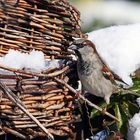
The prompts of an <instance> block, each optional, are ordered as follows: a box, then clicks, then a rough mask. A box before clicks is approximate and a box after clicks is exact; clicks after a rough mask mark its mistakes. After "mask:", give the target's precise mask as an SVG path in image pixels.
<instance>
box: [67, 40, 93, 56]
mask: <svg viewBox="0 0 140 140" xmlns="http://www.w3.org/2000/svg"><path fill="white" fill-rule="evenodd" d="M69 49H72V50H74V51H75V53H76V55H77V56H79V55H80V56H81V55H89V56H90V55H93V53H95V52H96V49H95V45H94V44H93V43H92V42H91V41H90V40H87V39H84V38H82V39H78V40H75V41H74V42H73V43H72V45H71V46H70V47H69Z"/></svg>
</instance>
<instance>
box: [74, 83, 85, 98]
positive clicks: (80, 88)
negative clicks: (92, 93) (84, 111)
mask: <svg viewBox="0 0 140 140" xmlns="http://www.w3.org/2000/svg"><path fill="white" fill-rule="evenodd" d="M82 93H83V87H82V83H81V81H78V88H77V90H76V94H75V96H76V97H77V98H78V97H79V96H80V94H82Z"/></svg>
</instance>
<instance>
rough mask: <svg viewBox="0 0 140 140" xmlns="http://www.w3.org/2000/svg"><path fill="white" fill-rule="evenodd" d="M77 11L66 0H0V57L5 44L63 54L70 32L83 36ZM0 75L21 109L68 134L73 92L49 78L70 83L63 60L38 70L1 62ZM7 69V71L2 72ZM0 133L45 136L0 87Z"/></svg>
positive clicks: (52, 130)
mask: <svg viewBox="0 0 140 140" xmlns="http://www.w3.org/2000/svg"><path fill="white" fill-rule="evenodd" d="M79 17H80V15H79V12H78V11H77V10H76V9H75V8H74V7H73V6H71V5H70V4H69V3H68V2H67V1H65V0H20V1H17V3H16V1H14V0H5V1H2V2H1V4H0V56H4V55H5V54H6V53H7V52H8V50H9V49H15V50H19V51H21V52H26V53H28V52H29V51H31V50H32V49H35V50H40V51H43V52H44V54H45V58H50V59H55V58H61V59H64V60H66V59H68V58H69V52H68V51H67V47H68V46H69V44H70V42H71V41H72V40H73V39H72V37H80V36H82V34H81V31H80V24H79ZM0 70H2V71H3V70H6V72H2V73H0V80H1V82H3V83H4V84H5V86H6V87H7V88H8V89H9V90H10V91H11V92H13V93H14V94H15V95H16V96H17V97H18V98H19V99H20V100H21V101H22V103H23V104H24V105H25V108H26V109H27V110H28V111H29V112H30V113H31V114H32V115H33V116H34V117H36V119H38V120H39V122H40V123H41V124H42V125H43V126H44V127H45V128H46V129H47V130H48V131H49V132H50V133H51V134H55V135H59V136H65V135H71V127H73V126H72V120H73V114H72V112H73V110H74V103H73V101H74V97H73V95H72V94H71V93H70V91H69V90H68V89H67V88H66V87H65V86H63V85H61V84H60V83H58V82H57V81H55V80H54V77H57V78H59V79H61V80H64V81H65V82H67V83H68V82H69V78H68V77H67V73H68V72H70V67H69V66H67V65H66V64H65V63H64V64H63V65H62V66H61V67H59V68H54V69H47V70H45V71H42V72H41V73H32V72H30V71H27V70H17V69H12V68H8V67H6V66H2V65H0ZM7 71H8V73H7ZM0 97H1V98H0V119H1V133H0V134H1V135H2V134H4V133H12V134H14V135H16V136H18V137H20V138H22V139H27V137H30V139H32V138H34V137H37V136H45V134H44V133H43V132H42V131H41V129H40V128H39V127H38V126H37V124H36V123H35V122H34V121H32V120H31V119H30V118H29V117H28V116H27V115H26V114H25V113H23V112H22V111H21V110H20V109H19V108H18V107H17V106H16V105H15V104H14V103H13V102H12V101H10V99H9V98H8V97H7V96H6V95H5V94H4V92H3V90H0Z"/></svg>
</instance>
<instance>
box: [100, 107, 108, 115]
mask: <svg viewBox="0 0 140 140" xmlns="http://www.w3.org/2000/svg"><path fill="white" fill-rule="evenodd" d="M106 111H107V107H103V108H102V111H101V114H102V115H105V112H106Z"/></svg>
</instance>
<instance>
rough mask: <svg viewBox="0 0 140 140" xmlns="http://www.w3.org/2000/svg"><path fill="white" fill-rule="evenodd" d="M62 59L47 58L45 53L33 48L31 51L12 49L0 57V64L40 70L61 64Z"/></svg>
mask: <svg viewBox="0 0 140 140" xmlns="http://www.w3.org/2000/svg"><path fill="white" fill-rule="evenodd" d="M59 61H60V60H45V57H44V53H43V52H41V51H36V50H32V51H31V52H30V53H21V52H20V51H17V50H12V49H10V50H9V51H8V54H6V55H5V56H3V57H0V64H1V65H4V66H7V67H10V68H16V69H30V70H31V71H37V72H40V71H42V70H44V69H49V68H56V67H59V66H60V62H59Z"/></svg>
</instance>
